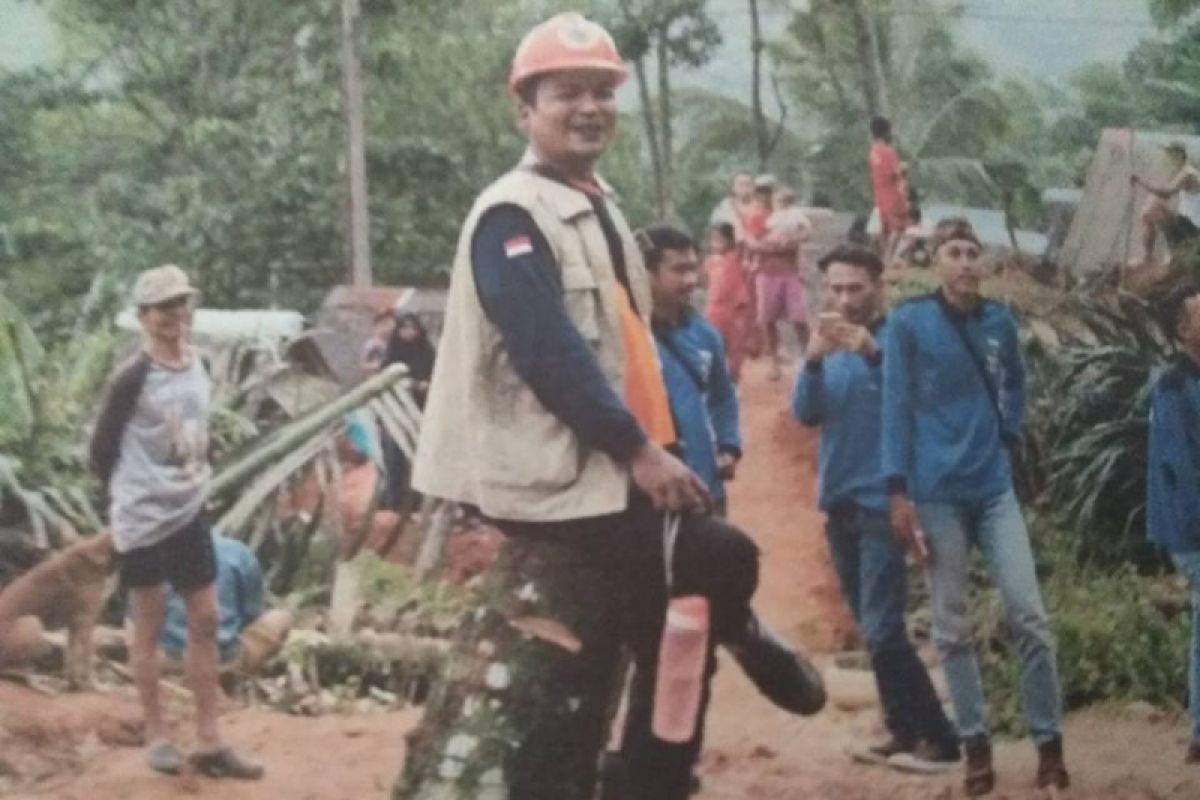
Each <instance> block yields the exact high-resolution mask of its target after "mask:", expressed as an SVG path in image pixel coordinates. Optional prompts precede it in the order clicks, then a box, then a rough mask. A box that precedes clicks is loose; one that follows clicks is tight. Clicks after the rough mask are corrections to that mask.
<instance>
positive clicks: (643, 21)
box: [613, 0, 721, 217]
mask: <svg viewBox="0 0 1200 800" xmlns="http://www.w3.org/2000/svg"><path fill="white" fill-rule="evenodd" d="M613 29H614V34H615V36H616V38H617V44H618V47H619V48H620V50H621V52H622V54H623V55H624V56H625V58H626V59H628V60H629V61H631V62H633V69H634V76H635V78H636V80H637V86H638V100H639V102H640V104H641V113H642V124H643V129H644V131H645V135H646V148H647V151H648V153H649V156H650V163H651V169H652V170H653V178H654V195H655V202H656V206H657V208H656V210H657V212H658V215H659V216H661V217H667V216H671V215H673V214H674V213H675V189H676V174H675V157H676V153H675V119H674V116H675V115H674V109H673V90H672V85H671V72H672V70H673V69H674V68H676V67H678V66H687V67H693V68H695V67H699V66H702V65H703V64H705V63H707V62H708V60H709V59H710V58H712V54H713V52H714V50H715V49H716V47H717V45H719V44H720V43H721V33H720V31H719V29H718V28H717V26H716V23H715V22H713V20H712V18H711V17H710V16H709V15H708V13H707V11H706V2H705V0H619V3H618V14H617V17H616V20H615V23H614V24H613ZM650 63H652V64H653V65H654V67H655V71H656V73H657V79H658V80H657V84H658V87H657V88H658V92H657V94H654V93H652V91H651V89H650V80H649V76H648V68H649V64H650Z"/></svg>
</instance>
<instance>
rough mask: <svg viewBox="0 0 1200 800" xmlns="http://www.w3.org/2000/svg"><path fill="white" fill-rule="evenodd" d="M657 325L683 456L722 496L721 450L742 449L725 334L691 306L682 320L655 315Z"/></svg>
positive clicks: (715, 495) (717, 495)
mask: <svg viewBox="0 0 1200 800" xmlns="http://www.w3.org/2000/svg"><path fill="white" fill-rule="evenodd" d="M653 328H654V337H655V339H656V340H657V342H658V355H659V358H660V359H661V360H662V373H663V381H664V382H665V383H666V385H667V396H668V398H669V399H670V402H671V412H672V414H673V415H674V417H675V425H676V427H677V428H678V431H679V437H680V441H681V442H682V444H683V456H684V460H685V461H686V462H687V464H688V466H689V467H691V468H692V469H693V470H694V471H695V473H696V474H697V475H699V476H700V477H701V478H702V479H703V480H704V482H705V483H706V484H707V485H708V490H709V492H710V493H711V494H712V496H713V499H715V500H721V499H723V498H724V497H725V482H724V481H722V480H721V479H720V478H718V477H717V453H719V452H722V451H726V452H731V453H735V454H737V455H740V454H741V452H742V434H741V430H740V426H739V423H738V400H737V389H736V388H735V387H734V384H733V378H732V377H730V375H729V366H728V364H727V363H726V361H725V346H724V344H722V342H721V334H719V333H717V330H716V328H714V327H713V326H712V325H711V324H710V323H709V322H708V320H706V319H704V317H703V316H701V315H700V314H697V313H696V312H694V311H690V310H689V311H688V312H687V314H686V315H685V316H684V318H683V320H682V321H680V323H679V324H677V325H672V324H670V323H668V322H666V321H664V320H661V319H657V318H656V319H655V320H654V324H653Z"/></svg>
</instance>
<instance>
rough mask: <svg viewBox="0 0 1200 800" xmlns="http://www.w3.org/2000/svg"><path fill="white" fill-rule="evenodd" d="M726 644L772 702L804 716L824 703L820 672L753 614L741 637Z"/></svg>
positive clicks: (822, 682) (823, 688) (747, 674)
mask: <svg viewBox="0 0 1200 800" xmlns="http://www.w3.org/2000/svg"><path fill="white" fill-rule="evenodd" d="M727 647H728V650H729V652H730V653H732V654H733V657H734V658H735V659H737V662H738V664H739V665H740V666H741V668H742V671H743V672H745V673H746V677H748V678H749V679H750V680H751V681H753V682H754V685H755V686H757V687H758V691H759V692H761V693H762V695H763V696H764V697H766V698H767V699H768V700H770V701H771V702H772V703H774V704H775V705H777V706H779V707H780V708H782V709H784V710H785V711H790V712H792V713H793V714H802V715H804V716H806V717H807V716H811V715H813V714H816V713H817V712H818V711H820V710H821V709H822V708H824V707H825V682H824V681H823V680H821V673H819V672H817V668H816V667H814V666H813V664H812V662H811V661H809V660H808V659H807V658H806V657H805V656H804V655H803V654H801V653H799V652H797V651H795V650H793V649H792V648H791V646H790V645H788V644H787V643H786V642H785V641H783V639H781V638H779V636H778V635H776V634H775V632H774V631H772V630H771V629H770V628H768V627H767V626H766V625H764V624H763V623H762V621H761V620H759V619H758V617H757V616H755V615H754V614H751V615H750V621H749V622H748V623H747V625H746V633H745V635H744V636H743V637H742V639H741V641H739V642H731V643H730V644H729V645H727Z"/></svg>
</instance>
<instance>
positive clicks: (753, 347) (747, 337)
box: [741, 175, 775, 358]
mask: <svg viewBox="0 0 1200 800" xmlns="http://www.w3.org/2000/svg"><path fill="white" fill-rule="evenodd" d="M774 192H775V178H774V177H772V176H770V175H760V176H758V178H756V179H755V181H754V200H753V203H752V204H751V206H750V211H749V212H748V213H747V214H746V216H745V217H743V218H742V233H743V235H744V238H743V240H742V242H741V260H742V275H743V280H744V281H745V282H746V294H747V296H748V297H749V302H748V303H747V306H746V310H745V311H744V312H743V314H742V331H743V332H742V337H741V345H742V352H743V353H744V354H746V355H748V356H749V357H750V358H758V356H759V355H760V354H761V353H762V351H763V331H762V329H761V328H759V327H758V320H757V318H756V316H755V309H756V308H757V307H758V298H757V291H756V287H755V278H754V276H755V275H756V274H757V273H758V266H759V264H758V261H759V259H758V255H757V254H756V253H754V251H753V250H752V249H751V248H750V245H752V244H753V243H754V242H757V241H758V240H759V239H762V238H763V237H764V236H766V235H767V220H769V219H770V218H771V212H772V206H771V198H772V195H773V194H774Z"/></svg>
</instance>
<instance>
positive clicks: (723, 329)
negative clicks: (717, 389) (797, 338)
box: [704, 222, 751, 381]
mask: <svg viewBox="0 0 1200 800" xmlns="http://www.w3.org/2000/svg"><path fill="white" fill-rule="evenodd" d="M704 273H705V275H706V276H707V279H708V307H707V308H706V309H705V311H704V316H706V317H708V321H709V322H711V323H712V324H713V327H714V328H716V329H717V330H718V331H719V332H720V334H721V340H722V341H723V342H724V343H725V358H726V360H727V361H728V362H729V374H730V375H731V376H733V379H734V381H737V380H738V378H739V377H740V376H741V372H742V360H743V359H744V358H745V344H744V341H743V340H744V339H745V318H746V314H747V311H748V310H749V309H750V308H751V306H750V293H749V292H748V291H747V290H746V277H745V275H744V273H743V272H742V262H741V259H740V258H739V257H738V252H737V247H736V242H735V239H734V230H733V226H732V225H730V224H729V223H728V222H724V223H721V224H719V225H716V226H714V227H713V228H712V230H711V231H710V233H709V238H708V258H707V259H705V261H704Z"/></svg>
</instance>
